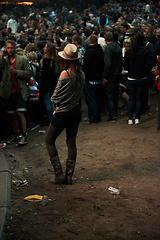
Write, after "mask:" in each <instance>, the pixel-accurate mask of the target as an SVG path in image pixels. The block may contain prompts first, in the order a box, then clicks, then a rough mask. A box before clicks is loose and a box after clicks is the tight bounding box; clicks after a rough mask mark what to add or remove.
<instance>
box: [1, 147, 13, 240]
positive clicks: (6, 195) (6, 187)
mask: <svg viewBox="0 0 160 240" xmlns="http://www.w3.org/2000/svg"><path fill="white" fill-rule="evenodd" d="M4 151H5V150H4ZM4 151H3V150H0V240H2V238H3V228H4V224H5V217H6V213H7V209H8V207H9V204H10V199H11V173H10V171H9V168H8V164H7V162H6V158H5V154H4Z"/></svg>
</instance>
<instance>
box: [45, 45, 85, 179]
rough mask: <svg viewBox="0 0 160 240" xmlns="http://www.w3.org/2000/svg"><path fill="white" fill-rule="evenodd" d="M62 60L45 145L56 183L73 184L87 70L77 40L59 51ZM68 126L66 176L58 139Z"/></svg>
mask: <svg viewBox="0 0 160 240" xmlns="http://www.w3.org/2000/svg"><path fill="white" fill-rule="evenodd" d="M58 55H59V56H60V60H61V70H62V71H61V74H60V77H59V79H58V83H57V86H56V88H55V91H54V93H53V95H52V98H51V99H52V102H53V105H54V113H53V118H52V121H51V123H50V125H49V127H48V131H47V135H46V139H45V142H46V146H47V150H48V154H49V157H50V161H51V164H52V166H53V168H54V173H55V183H56V184H58V183H65V184H72V176H73V173H74V168H75V163H76V157H77V148H76V136H77V131H78V126H79V123H80V121H81V108H80V105H79V99H80V97H81V95H82V92H83V86H84V74H83V72H82V70H81V68H80V64H79V58H80V54H79V53H78V49H77V47H76V46H75V45H74V44H67V45H66V46H65V48H64V50H63V51H60V52H58ZM64 129H65V130H66V143H67V148H68V157H67V161H66V172H65V177H64V174H63V171H62V166H61V163H60V160H59V156H58V152H57V148H56V145H55V141H56V139H57V137H58V136H59V135H60V134H61V132H62V131H63V130H64Z"/></svg>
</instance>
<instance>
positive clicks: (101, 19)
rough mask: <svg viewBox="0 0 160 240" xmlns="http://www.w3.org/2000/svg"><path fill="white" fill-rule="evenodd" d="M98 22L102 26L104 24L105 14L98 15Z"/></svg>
mask: <svg viewBox="0 0 160 240" xmlns="http://www.w3.org/2000/svg"><path fill="white" fill-rule="evenodd" d="M100 24H101V26H104V25H105V24H106V16H105V15H101V16H100Z"/></svg>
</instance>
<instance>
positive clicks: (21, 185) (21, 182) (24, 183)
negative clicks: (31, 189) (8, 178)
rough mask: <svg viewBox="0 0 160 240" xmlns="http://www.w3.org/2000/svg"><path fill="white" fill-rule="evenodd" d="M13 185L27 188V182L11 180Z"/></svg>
mask: <svg viewBox="0 0 160 240" xmlns="http://www.w3.org/2000/svg"><path fill="white" fill-rule="evenodd" d="M12 182H13V184H14V185H16V186H17V187H24V186H28V181H27V180H18V179H17V180H12Z"/></svg>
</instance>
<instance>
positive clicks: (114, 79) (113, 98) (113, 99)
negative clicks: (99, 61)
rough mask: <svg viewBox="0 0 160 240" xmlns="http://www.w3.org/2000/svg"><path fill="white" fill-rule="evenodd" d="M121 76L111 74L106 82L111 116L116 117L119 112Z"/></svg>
mask: <svg viewBox="0 0 160 240" xmlns="http://www.w3.org/2000/svg"><path fill="white" fill-rule="evenodd" d="M120 78H121V76H119V75H118V76H111V77H110V78H109V79H108V83H106V96H107V104H108V112H109V118H110V119H114V118H116V117H117V113H118V93H119V82H120Z"/></svg>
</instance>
